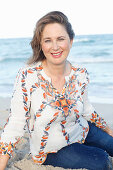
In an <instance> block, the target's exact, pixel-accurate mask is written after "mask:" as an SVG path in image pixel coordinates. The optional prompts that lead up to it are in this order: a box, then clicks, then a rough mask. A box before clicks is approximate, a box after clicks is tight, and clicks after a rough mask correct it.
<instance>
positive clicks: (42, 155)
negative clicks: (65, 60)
mask: <svg viewBox="0 0 113 170" xmlns="http://www.w3.org/2000/svg"><path fill="white" fill-rule="evenodd" d="M88 81H89V80H88V73H87V70H86V69H85V68H81V67H78V66H76V67H73V66H72V69H71V73H70V75H69V76H66V77H65V85H64V87H63V89H62V92H61V93H59V92H58V91H57V90H56V89H55V88H54V87H53V86H52V83H51V79H50V77H48V76H47V75H46V73H45V72H44V70H43V67H42V64H41V62H39V63H37V64H35V65H33V66H26V67H25V68H22V69H20V71H19V73H18V75H17V78H16V82H15V86H14V93H13V97H12V100H11V112H10V116H9V119H8V121H7V123H6V125H5V127H4V131H3V133H2V135H1V140H0V153H2V154H8V155H9V156H11V154H12V152H13V150H14V148H15V145H16V143H17V142H18V141H19V140H20V138H21V137H22V136H23V135H24V131H25V129H26V127H28V131H29V134H30V135H29V136H30V150H31V153H32V158H33V160H34V161H35V162H37V163H39V164H42V163H43V162H44V161H45V159H46V157H47V154H48V153H52V152H57V151H58V150H60V149H61V148H63V147H65V146H67V145H70V144H72V143H75V142H79V143H84V141H85V138H86V136H87V134H88V130H89V126H88V122H87V121H91V122H93V123H95V124H96V126H98V127H99V128H103V129H104V128H105V127H106V122H105V121H104V119H103V118H101V117H100V116H99V115H98V114H97V113H96V111H95V110H94V108H93V107H92V105H91V104H90V103H89V101H88V99H87V88H86V87H87V84H88Z"/></svg>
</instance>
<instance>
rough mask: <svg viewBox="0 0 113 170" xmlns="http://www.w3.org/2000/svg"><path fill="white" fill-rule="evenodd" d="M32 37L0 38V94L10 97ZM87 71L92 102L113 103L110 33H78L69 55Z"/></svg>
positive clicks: (111, 41) (112, 48)
mask: <svg viewBox="0 0 113 170" xmlns="http://www.w3.org/2000/svg"><path fill="white" fill-rule="evenodd" d="M30 41H31V38H14V39H0V96H1V97H11V95H12V91H13V85H14V80H15V77H16V75H17V72H18V70H19V69H20V68H21V67H23V66H24V64H25V63H26V61H27V60H28V58H29V57H31V56H32V49H31V46H30ZM68 59H69V61H70V62H71V63H72V64H73V65H74V64H80V65H82V66H83V67H85V68H86V69H87V71H88V73H89V77H90V83H89V86H88V89H89V90H88V95H89V99H90V101H91V102H98V103H113V34H107V35H78V36H76V37H75V39H74V43H73V46H72V49H71V52H70V54H69V57H68Z"/></svg>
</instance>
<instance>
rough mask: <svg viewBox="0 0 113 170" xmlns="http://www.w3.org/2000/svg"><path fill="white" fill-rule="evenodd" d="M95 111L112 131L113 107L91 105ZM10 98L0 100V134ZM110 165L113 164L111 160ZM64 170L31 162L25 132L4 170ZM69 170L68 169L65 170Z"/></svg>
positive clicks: (109, 105)
mask: <svg viewBox="0 0 113 170" xmlns="http://www.w3.org/2000/svg"><path fill="white" fill-rule="evenodd" d="M93 106H94V107H95V110H96V111H97V112H98V113H99V114H100V115H101V116H102V117H104V118H105V120H106V121H107V123H108V124H109V126H110V127H111V128H112V129H113V105H112V104H104V103H103V104H100V103H93ZM9 108H10V98H0V134H1V132H2V130H3V126H4V124H5V123H6V119H7V118H8V115H9ZM111 159H112V164H113V158H111ZM18 169H19V170H26V169H27V170H64V169H63V168H58V167H52V166H43V165H40V166H39V165H37V164H36V163H34V162H33V161H32V160H31V155H30V154H29V139H28V134H27V132H26V133H25V135H24V137H23V138H22V139H21V140H20V142H19V143H18V145H17V146H16V149H15V153H14V154H13V157H12V158H11V159H10V160H9V163H8V166H7V168H6V170H18ZM67 170H69V169H67ZM84 170H85V169H84Z"/></svg>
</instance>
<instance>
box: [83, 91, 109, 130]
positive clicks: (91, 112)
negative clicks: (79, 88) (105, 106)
mask: <svg viewBox="0 0 113 170" xmlns="http://www.w3.org/2000/svg"><path fill="white" fill-rule="evenodd" d="M83 103H84V114H83V116H84V118H85V119H86V120H88V121H90V122H92V123H95V125H96V126H97V127H99V128H102V129H105V128H106V122H105V120H104V119H103V118H102V117H100V116H99V114H98V113H97V112H96V111H95V109H94V108H93V106H92V104H91V103H90V102H89V100H88V95H87V88H85V90H84V93H83Z"/></svg>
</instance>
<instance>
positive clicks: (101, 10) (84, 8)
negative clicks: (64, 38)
mask: <svg viewBox="0 0 113 170" xmlns="http://www.w3.org/2000/svg"><path fill="white" fill-rule="evenodd" d="M54 10H59V11H62V12H63V13H64V14H66V15H67V17H68V18H69V21H70V22H71V24H72V27H73V30H74V31H75V34H76V35H87V34H113V0H0V38H16V37H32V36H33V31H34V28H35V25H36V22H37V21H38V19H40V17H42V16H43V15H45V14H46V13H48V12H50V11H54Z"/></svg>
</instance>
